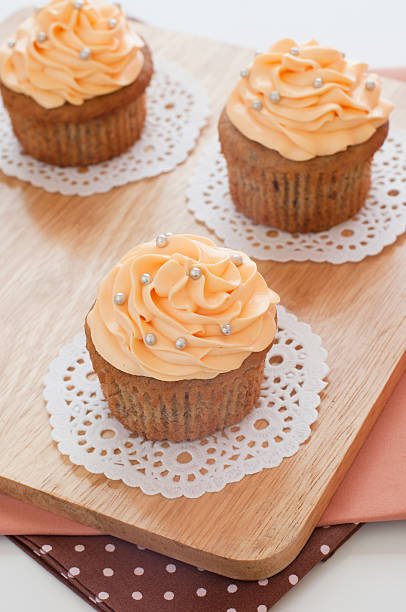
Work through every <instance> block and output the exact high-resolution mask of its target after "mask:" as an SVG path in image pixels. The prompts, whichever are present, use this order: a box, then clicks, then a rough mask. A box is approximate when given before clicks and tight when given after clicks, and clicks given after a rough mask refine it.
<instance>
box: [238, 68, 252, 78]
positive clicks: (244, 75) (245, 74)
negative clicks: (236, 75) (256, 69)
mask: <svg viewBox="0 0 406 612" xmlns="http://www.w3.org/2000/svg"><path fill="white" fill-rule="evenodd" d="M249 73H250V71H249V70H248V68H242V69H241V70H240V77H241V78H243V79H246V78H248V76H249Z"/></svg>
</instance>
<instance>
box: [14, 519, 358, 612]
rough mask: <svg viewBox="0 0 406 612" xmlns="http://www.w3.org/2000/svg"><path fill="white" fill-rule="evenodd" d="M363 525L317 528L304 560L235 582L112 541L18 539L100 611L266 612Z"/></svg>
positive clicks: (115, 540) (68, 538)
mask: <svg viewBox="0 0 406 612" xmlns="http://www.w3.org/2000/svg"><path fill="white" fill-rule="evenodd" d="M358 527H359V526H357V525H339V526H335V527H330V528H329V529H325V528H322V527H319V528H318V529H316V530H315V531H314V532H313V534H312V536H311V537H310V539H309V541H308V542H307V544H306V546H305V547H304V549H303V550H302V552H301V553H300V554H299V556H298V557H297V558H296V559H295V560H294V561H293V563H291V564H290V565H289V566H288V567H287V568H286V569H284V570H283V571H282V572H280V573H279V574H276V575H275V576H273V577H272V578H269V579H264V580H259V581H255V582H243V581H241V580H231V579H229V578H225V577H224V576H219V575H217V574H212V573H211V572H206V571H204V570H201V569H199V568H196V567H193V566H191V565H186V563H182V562H181V561H174V560H173V559H169V558H168V557H164V556H163V555H159V554H157V553H154V552H151V551H149V550H144V549H142V548H141V547H139V546H136V545H135V544H129V543H128V542H124V541H123V540H118V539H116V538H112V537H109V536H97V537H83V536H82V537H63V536H31V537H27V536H25V537H13V538H11V540H12V541H13V542H15V544H17V545H18V546H19V547H20V548H22V549H23V550H24V551H25V552H26V553H28V554H29V555H31V557H32V558H33V559H35V560H36V561H38V563H40V564H41V565H42V566H43V567H45V569H47V570H48V571H50V572H51V573H53V574H54V575H55V576H56V577H57V578H58V579H59V580H61V581H62V582H64V583H65V584H66V585H67V586H69V588H71V589H72V590H73V591H75V592H76V593H77V594H78V595H80V596H81V597H82V598H83V599H84V600H85V601H87V602H88V603H89V604H91V605H92V606H93V607H94V608H96V609H97V610H103V611H108V612H128V611H129V610H137V612H160V611H161V610H162V609H163V604H164V602H169V601H171V606H170V608H171V610H173V611H174V612H184V611H185V610H193V612H195V611H196V612H198V611H199V610H201V611H202V612H203V611H204V612H206V611H207V610H210V612H220V611H221V612H225V610H228V611H229V612H231V611H236V610H244V612H266V611H267V610H268V609H269V608H270V607H272V606H273V605H274V604H275V603H276V602H277V601H278V600H279V599H280V598H281V597H282V596H283V595H284V594H285V593H286V592H287V591H289V590H290V589H291V588H292V587H293V586H294V585H295V584H297V583H298V582H299V580H301V579H302V578H303V577H304V576H305V575H306V574H307V572H309V571H310V570H311V569H312V568H313V567H314V566H315V565H317V564H318V563H319V562H320V561H324V560H326V559H328V558H329V557H330V556H331V555H332V554H333V553H334V552H335V551H336V550H337V548H338V547H339V546H341V544H343V542H345V540H347V538H349V537H350V536H351V535H352V534H353V533H354V532H355V531H356V530H357V529H358Z"/></svg>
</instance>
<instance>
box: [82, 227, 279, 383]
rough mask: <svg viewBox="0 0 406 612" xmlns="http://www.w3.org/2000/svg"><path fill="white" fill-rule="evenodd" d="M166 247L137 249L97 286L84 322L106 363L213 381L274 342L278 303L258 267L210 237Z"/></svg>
mask: <svg viewBox="0 0 406 612" xmlns="http://www.w3.org/2000/svg"><path fill="white" fill-rule="evenodd" d="M164 242H166V244H165V245H164V246H157V244H156V242H155V241H153V242H147V243H145V244H142V245H139V246H137V247H135V248H134V249H132V250H131V251H130V252H129V253H127V255H125V256H124V257H123V259H122V260H121V261H120V262H119V263H118V264H117V265H116V266H115V267H114V268H113V270H112V271H111V272H110V273H109V274H108V275H107V276H106V277H105V278H104V279H103V280H102V282H101V284H100V286H99V290H98V294H97V299H96V302H95V304H94V306H93V308H92V309H91V311H90V312H89V314H88V316H87V323H88V325H89V328H90V333H91V337H92V341H93V344H94V346H95V348H96V350H97V352H98V353H99V354H100V355H101V356H102V357H103V358H104V359H105V360H106V361H108V362H109V363H110V364H111V365H113V366H114V367H116V368H118V369H119V370H121V371H123V372H127V373H129V374H136V375H141V376H149V377H153V378H156V379H159V380H165V381H170V380H186V379H197V378H198V379H209V378H214V377H215V376H217V375H218V374H220V373H223V372H228V371H231V370H234V369H237V368H239V367H240V366H241V364H242V362H243V361H244V359H245V358H246V357H248V356H249V355H250V354H251V353H253V352H258V351H262V350H263V349H265V348H266V347H267V346H269V345H270V344H271V342H272V340H273V338H274V336H275V332H276V320H275V319H276V317H275V315H276V313H275V305H276V304H277V303H278V302H279V297H278V295H277V294H276V293H274V292H273V291H272V290H271V289H269V288H268V286H267V284H266V282H265V280H264V279H263V277H262V276H261V274H259V272H258V271H257V266H256V264H255V262H254V261H252V260H251V259H249V257H247V256H246V255H244V254H242V253H236V252H235V251H231V250H229V249H226V248H222V247H217V246H216V245H215V244H214V243H213V242H212V241H211V240H210V239H208V238H202V237H198V236H191V235H184V234H181V235H175V236H170V237H168V238H167V239H166V240H164ZM236 255H238V257H236ZM233 256H234V257H233ZM235 262H236V263H235ZM192 268H199V270H200V272H201V274H200V276H199V275H198V278H193V277H192V276H191V273H190V271H191V269H192ZM143 275H149V276H148V277H147V278H145V276H144V277H143ZM143 280H144V282H143ZM145 280H147V282H145ZM117 294H119V295H120V298H121V299H120V300H117V299H115V298H117ZM122 294H123V295H122ZM117 301H119V302H121V303H117ZM224 326H228V327H227V331H228V332H230V331H231V333H228V334H227V335H225V334H224ZM222 328H223V332H222ZM148 334H150V335H152V336H153V340H154V342H152V343H151V344H148V342H147V340H148V338H147V336H148ZM148 337H149V338H150V337H151V336H148ZM178 339H182V342H181V347H180V348H179V347H177V343H176V341H177V340H178ZM178 344H179V343H178Z"/></svg>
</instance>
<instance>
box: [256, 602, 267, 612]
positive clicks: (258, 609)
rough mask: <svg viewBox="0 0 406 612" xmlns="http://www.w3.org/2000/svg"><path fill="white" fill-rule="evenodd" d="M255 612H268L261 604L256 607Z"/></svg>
mask: <svg viewBox="0 0 406 612" xmlns="http://www.w3.org/2000/svg"><path fill="white" fill-rule="evenodd" d="M257 612H268V608H267V607H266V606H264V604H261V605H260V606H258V608H257Z"/></svg>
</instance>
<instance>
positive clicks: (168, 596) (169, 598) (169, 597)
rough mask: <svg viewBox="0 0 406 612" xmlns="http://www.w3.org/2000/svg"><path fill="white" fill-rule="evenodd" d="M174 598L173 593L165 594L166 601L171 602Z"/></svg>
mask: <svg viewBox="0 0 406 612" xmlns="http://www.w3.org/2000/svg"><path fill="white" fill-rule="evenodd" d="M174 597H175V595H174V594H173V593H172V591H166V593H164V599H167V600H168V601H170V600H171V599H173V598H174Z"/></svg>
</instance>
